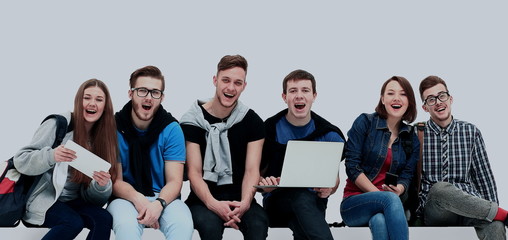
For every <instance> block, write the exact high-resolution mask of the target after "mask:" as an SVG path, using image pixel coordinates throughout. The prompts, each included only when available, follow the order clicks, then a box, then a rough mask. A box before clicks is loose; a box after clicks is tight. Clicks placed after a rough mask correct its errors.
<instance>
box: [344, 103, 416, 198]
mask: <svg viewBox="0 0 508 240" xmlns="http://www.w3.org/2000/svg"><path fill="white" fill-rule="evenodd" d="M347 135H348V140H347V142H346V146H345V149H346V163H345V165H346V173H347V176H348V178H349V179H350V180H351V181H352V182H355V181H356V178H357V177H358V176H359V175H360V174H361V173H364V174H365V175H366V176H367V178H369V180H371V181H372V180H373V179H374V178H375V177H376V176H377V175H378V174H379V172H380V170H381V167H382V166H383V163H384V161H385V159H386V154H387V150H388V141H389V140H390V135H391V133H390V131H389V130H388V126H387V123H386V119H382V118H380V117H379V115H378V114H377V113H372V114H367V113H363V114H361V115H360V116H358V118H356V120H355V121H354V123H353V126H352V127H351V129H350V130H349V131H348V133H347ZM401 138H406V139H412V144H411V146H410V147H411V149H412V151H411V155H410V157H409V158H407V157H406V153H405V151H404V147H403V144H402V141H401ZM419 155H420V142H419V141H418V136H417V135H416V134H410V128H409V126H408V125H407V124H405V123H403V122H402V123H401V124H400V127H399V137H398V138H397V139H396V140H395V141H394V142H393V144H392V163H391V166H390V170H389V172H391V173H395V174H397V175H399V178H398V180H397V183H398V184H402V185H404V187H405V189H406V190H407V189H408V186H409V184H410V183H411V178H412V177H413V173H414V170H415V168H416V163H417V161H418V159H419Z"/></svg>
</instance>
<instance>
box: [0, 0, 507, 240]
mask: <svg viewBox="0 0 508 240" xmlns="http://www.w3.org/2000/svg"><path fill="white" fill-rule="evenodd" d="M507 5H508V4H507V3H505V2H504V1H435V0H430V1H420V2H409V1H374V0H371V1H319V2H308V1H287V0H284V1H250V2H243V1H187V2H184V3H182V2H169V3H167V2H162V1H160V2H159V1H144V2H137V1H87V2H72V3H71V2H70V1H23V2H21V1H19V2H18V1H16V2H14V1H4V2H2V3H0V29H1V37H0V70H1V71H0V72H1V75H0V76H1V78H2V88H1V90H0V93H1V94H0V102H2V103H3V104H2V105H3V106H2V117H1V118H0V125H1V126H2V128H1V136H2V137H1V140H0V141H1V144H0V146H1V149H2V151H0V159H7V158H9V157H10V156H11V155H12V154H13V153H14V152H16V151H17V150H18V149H19V148H20V147H22V146H23V145H25V144H27V143H28V142H29V141H30V139H31V137H32V134H33V132H34V131H35V129H36V128H37V127H38V125H39V123H40V121H41V120H42V119H43V118H44V117H45V116H46V115H48V114H50V113H60V112H65V111H70V110H72V106H73V100H74V95H75V92H76V90H77V88H78V86H79V85H80V84H81V83H82V82H83V81H85V80H87V79H90V78H98V79H101V80H103V81H105V82H106V84H108V86H109V88H110V91H111V93H112V97H113V102H114V105H115V110H119V109H120V108H121V107H122V106H123V104H124V103H125V102H126V101H127V100H128V98H127V90H128V77H129V75H130V73H131V72H132V71H134V70H135V69H137V68H139V67H142V66H145V65H155V66H158V67H159V68H161V70H162V71H163V73H164V74H165V76H166V79H167V83H166V84H167V87H166V92H165V93H166V98H165V101H164V102H163V105H164V107H165V108H166V109H167V110H169V111H170V112H172V113H173V115H174V116H175V117H177V118H180V117H181V116H182V114H183V113H184V112H185V111H186V110H187V109H188V108H189V106H190V104H191V103H192V102H193V101H195V100H196V99H197V98H201V99H203V98H208V97H211V96H212V94H213V90H214V88H213V85H212V77H213V75H214V74H215V71H216V64H217V62H218V60H219V59H220V58H221V57H222V56H223V55H226V54H241V55H243V56H245V57H246V58H247V60H248V61H249V64H250V66H249V70H248V75H247V81H248V85H247V88H246V91H245V92H244V93H243V94H242V97H241V100H242V101H243V102H244V103H246V104H247V105H249V106H250V107H251V108H252V109H254V110H255V111H256V112H257V113H258V114H259V115H260V116H261V117H262V118H263V119H266V118H267V117H269V116H271V115H273V114H275V113H276V112H278V111H279V110H281V109H282V108H284V107H285V105H284V102H283V101H282V99H281V96H280V95H281V92H282V89H281V88H282V87H281V82H282V79H283V77H284V76H285V75H286V74H287V73H289V72H290V71H292V70H294V69H297V68H301V69H305V70H308V71H310V72H311V73H313V74H314V75H315V77H316V79H317V81H318V85H317V88H318V89H317V91H318V98H317V100H316V102H315V104H314V106H313V107H314V111H316V112H317V113H318V114H320V115H322V116H323V117H325V118H327V119H328V120H330V121H331V122H332V123H334V124H336V125H337V126H339V127H340V128H341V129H342V130H343V131H344V133H346V132H347V130H349V128H350V127H351V124H352V122H353V120H354V119H355V118H356V117H357V116H358V115H359V114H360V113H362V112H373V110H374V107H375V105H376V104H377V101H378V99H379V90H380V87H381V84H382V83H383V82H384V81H385V80H386V79H388V78H390V77H391V76H393V75H400V76H404V77H406V78H407V79H409V80H410V81H411V83H412V84H413V88H414V89H415V91H416V92H418V90H417V88H418V84H419V82H420V81H421V80H422V79H423V78H424V77H426V76H428V75H438V76H441V77H442V78H443V79H445V80H446V81H447V83H448V86H449V88H450V93H451V94H452V95H453V97H454V103H453V106H452V108H453V111H452V112H453V113H454V116H455V117H456V118H458V119H463V120H467V121H470V122H472V123H474V124H476V125H477V126H478V127H479V128H480V129H481V130H482V134H483V136H484V139H485V142H486V144H487V150H488V153H489V157H490V162H491V165H492V168H493V170H494V174H495V177H496V180H497V183H498V192H499V198H500V201H501V206H504V207H508V205H507V204H506V199H508V191H507V190H506V188H505V187H504V183H506V182H508V176H507V174H505V172H506V170H505V169H504V167H506V166H507V164H506V163H505V161H506V156H505V154H503V152H505V151H506V150H503V149H505V147H506V140H503V139H504V138H503V137H505V136H507V134H508V131H507V128H506V127H505V124H504V123H503V122H504V120H505V119H506V117H507V115H506V112H505V109H503V108H502V102H501V99H504V98H503V97H502V96H503V95H504V94H505V89H504V86H505V84H504V83H503V82H502V81H505V80H506V77H507V72H506V69H507V67H506V65H507V56H508V47H507V45H506V44H507V42H508V37H507V35H506V23H507V20H508V15H507V14H506V7H507ZM417 96H419V94H418V93H417ZM417 102H418V103H419V104H420V103H421V101H420V100H419V98H418V99H417ZM419 107H420V106H419ZM418 114H419V115H418V119H417V120H418V121H423V120H427V119H428V114H427V113H425V112H424V111H423V110H422V109H421V108H419V112H418ZM342 167H343V165H342ZM341 177H342V183H341V187H340V188H339V192H338V193H337V194H336V195H334V196H332V197H331V198H330V203H329V208H328V213H327V219H328V221H329V222H333V221H340V214H339V204H340V199H341V198H342V190H343V184H344V182H345V174H344V173H343V172H342V176H341ZM187 194H188V185H187V184H186V185H185V186H184V188H183V189H182V195H183V197H184V198H186V196H187ZM21 229H23V228H22V227H20V228H18V229H16V231H14V230H13V229H0V231H3V232H4V234H5V233H6V234H7V235H4V234H1V235H3V236H8V237H7V238H6V239H8V238H9V237H14V236H15V235H14V233H16V234H24V235H23V236H21V238H27V239H30V238H40V236H42V234H43V232H42V231H43V230H32V231H28V230H21ZM440 231H442V230H432V231H430V230H429V231H422V230H411V234H412V235H411V238H412V239H417V238H419V237H422V238H421V239H424V238H423V237H424V235H425V237H426V238H428V237H429V234H432V233H434V234H436V237H433V238H439V237H443V239H449V238H450V237H451V238H455V237H457V236H459V235H460V234H465V236H467V237H471V238H472V239H474V233H473V231H472V230H471V229H469V228H468V229H467V230H462V229H457V230H450V231H444V232H443V233H441V232H440ZM30 234H32V235H30ZM150 234H156V233H155V232H153V231H151V232H150ZM228 234H229V235H228ZM235 234H236V233H234V232H233V231H228V232H227V234H226V235H227V237H226V238H229V239H235V238H236V236H237V235H235ZM348 234H349V235H348ZM443 234H444V235H443ZM447 234H448V235H447ZM457 234H459V235H457ZM195 235H197V234H195ZM334 235H335V236H337V238H339V236H351V237H356V238H362V239H363V238H369V233H368V231H365V230H362V229H350V230H348V231H345V230H343V229H342V230H334ZM17 236H18V235H17ZM30 236H31V237H30ZM80 236H82V235H80ZM3 238H4V237H2V239H3ZM195 238H196V236H195ZM270 238H272V239H280V238H290V233H289V232H288V231H286V230H270ZM83 239H84V237H83Z"/></svg>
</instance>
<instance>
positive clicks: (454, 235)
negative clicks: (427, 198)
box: [0, 225, 478, 240]
mask: <svg viewBox="0 0 508 240" xmlns="http://www.w3.org/2000/svg"><path fill="white" fill-rule="evenodd" d="M47 231H48V229H47V228H26V227H25V226H23V225H20V226H17V227H15V228H0V236H1V239H6V240H7V239H21V240H25V239H26V240H32V239H41V238H42V236H44V234H45V233H46V232H47ZM331 231H332V235H333V237H334V238H335V239H357V240H363V239H371V235H370V231H369V229H368V228H367V227H355V228H349V227H341V228H333V227H332V228H331ZM87 234H88V230H86V229H85V230H83V232H81V234H79V236H78V237H77V238H76V239H78V240H84V239H86V235H87ZM111 239H115V237H114V234H113V232H111ZM143 239H146V240H148V239H150V240H155V239H164V236H163V235H162V233H161V232H160V231H158V230H154V229H145V233H144V234H143ZM192 239H193V240H199V239H200V238H199V234H198V233H197V232H196V231H195V232H194V235H193V237H192ZM237 239H243V237H242V234H241V232H240V231H236V230H234V229H230V228H227V229H225V231H224V240H237ZM281 239H282V240H283V239H293V237H292V233H291V230H289V229H287V228H270V229H269V230H268V240H281ZM409 239H411V240H428V239H432V240H450V239H461V240H469V239H471V240H475V239H478V238H477V237H476V233H475V231H474V229H473V228H472V227H410V228H409Z"/></svg>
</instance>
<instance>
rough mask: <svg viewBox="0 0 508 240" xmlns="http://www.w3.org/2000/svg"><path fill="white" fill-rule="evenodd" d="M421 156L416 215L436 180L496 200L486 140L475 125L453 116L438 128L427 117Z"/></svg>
mask: <svg viewBox="0 0 508 240" xmlns="http://www.w3.org/2000/svg"><path fill="white" fill-rule="evenodd" d="M422 160H423V162H422V163H423V173H422V182H421V183H422V186H421V191H420V194H419V207H418V210H417V212H418V214H419V215H421V213H422V211H423V207H424V206H425V203H426V200H427V194H428V193H429V190H430V188H431V187H432V185H433V184H434V183H436V182H449V183H452V184H453V185H454V186H455V187H457V188H459V189H461V190H462V191H464V192H466V193H468V194H470V195H472V196H476V197H480V198H482V199H485V200H488V201H491V202H495V203H499V202H498V198H497V187H496V182H495V180H494V175H493V174H492V169H491V168H490V163H489V158H488V157H487V152H486V150H485V142H484V141H483V138H482V134H481V132H480V130H479V129H478V128H476V126H475V125H473V124H471V123H468V122H465V121H460V120H456V119H453V120H452V122H451V123H450V124H449V125H448V126H447V127H446V128H441V127H440V126H438V125H437V124H436V123H435V122H433V121H432V120H429V121H427V124H426V127H425V130H424V140H423V155H422Z"/></svg>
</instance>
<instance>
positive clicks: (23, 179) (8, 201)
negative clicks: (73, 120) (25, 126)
mask: <svg viewBox="0 0 508 240" xmlns="http://www.w3.org/2000/svg"><path fill="white" fill-rule="evenodd" d="M50 118H55V119H56V133H55V135H56V138H55V142H54V143H53V146H52V148H55V147H58V146H59V145H60V144H61V143H62V141H63V139H64V137H65V135H66V133H68V132H70V131H71V130H72V125H70V127H69V128H68V127H67V119H66V118H65V117H64V116H62V115H58V114H52V115H49V116H47V117H46V118H45V119H44V120H43V121H42V122H44V121H46V120H48V119H50ZM6 163H7V164H6V167H5V170H4V171H3V172H2V175H1V176H0V227H15V226H17V225H18V224H19V222H20V220H21V218H22V217H23V214H24V212H25V205H26V201H27V200H28V197H29V196H30V194H31V193H32V191H33V188H34V187H35V184H34V183H37V182H38V181H39V179H40V178H41V175H39V176H28V175H24V174H21V173H20V172H18V171H17V170H16V168H15V167H14V162H13V158H12V157H11V158H10V159H9V160H7V161H6Z"/></svg>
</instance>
